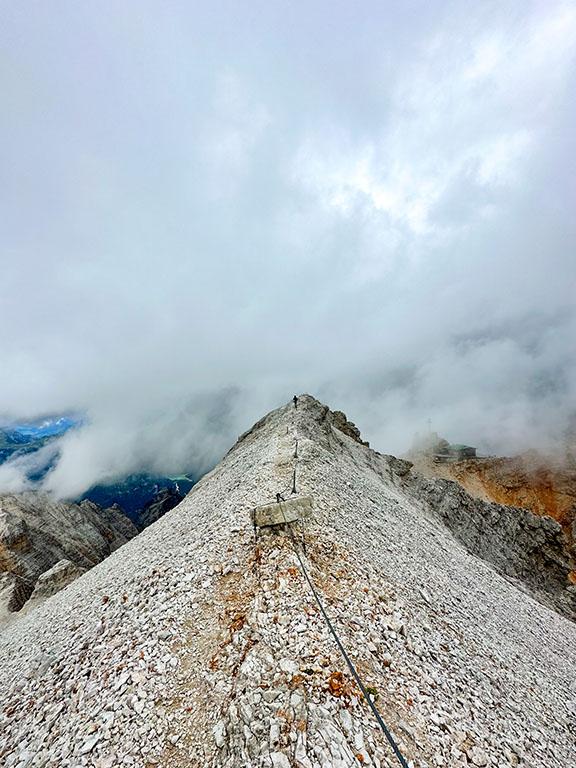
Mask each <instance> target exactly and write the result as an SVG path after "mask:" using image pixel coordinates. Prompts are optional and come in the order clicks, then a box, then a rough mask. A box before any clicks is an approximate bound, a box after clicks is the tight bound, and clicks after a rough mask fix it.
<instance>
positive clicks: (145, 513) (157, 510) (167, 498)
mask: <svg viewBox="0 0 576 768" xmlns="http://www.w3.org/2000/svg"><path fill="white" fill-rule="evenodd" d="M183 498H184V497H183V496H181V495H180V494H179V493H178V491H176V490H175V489H174V488H161V489H160V491H158V493H157V494H156V495H155V496H154V498H153V499H150V501H149V502H148V503H147V504H145V505H144V507H143V508H142V509H141V510H140V512H139V513H138V527H139V528H140V529H142V528H147V527H148V526H149V525H152V523H155V522H156V520H159V519H160V518H161V517H163V515H165V514H166V512H169V511H170V510H171V509H174V507H176V506H178V504H180V502H181V501H182V499H183Z"/></svg>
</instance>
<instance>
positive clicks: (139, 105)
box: [0, 0, 576, 497]
mask: <svg viewBox="0 0 576 768" xmlns="http://www.w3.org/2000/svg"><path fill="white" fill-rule="evenodd" d="M465 11H466V12H465ZM6 17H7V18H6V20H5V24H4V25H3V29H2V31H1V32H0V35H2V36H3V37H5V38H6V39H5V45H6V49H7V50H8V51H9V53H10V54H11V55H12V58H11V62H12V63H11V66H12V67H13V72H12V75H11V79H10V82H11V87H10V89H9V93H8V95H7V98H8V100H9V102H10V104H9V109H7V110H6V112H7V115H8V117H7V120H6V121H5V122H4V123H3V125H2V126H1V127H0V139H1V141H0V147H1V150H0V151H1V152H2V154H3V156H4V157H3V160H4V163H3V167H5V168H6V174H7V176H6V182H5V185H4V188H5V189H8V190H10V195H9V196H8V197H7V199H6V201H5V203H6V213H7V215H6V218H5V220H6V222H7V226H6V232H5V235H4V245H5V247H4V252H5V253H6V254H10V256H9V258H8V257H6V263H5V264H3V306H4V317H5V318H10V332H9V333H5V334H3V338H2V340H1V342H0V344H1V349H0V355H1V359H2V365H3V375H2V377H1V378H0V410H2V411H3V412H4V413H5V414H6V418H7V419H8V418H10V419H12V418H13V419H18V418H22V419H29V418H32V417H34V416H36V415H39V414H42V413H47V412H56V413H63V412H74V413H82V414H83V415H84V417H85V418H86V423H85V424H84V425H83V426H82V428H80V429H78V430H74V431H71V432H69V433H67V434H66V435H65V436H63V437H62V438H60V439H59V440H58V445H57V447H58V451H59V455H60V458H59V460H58V462H57V464H56V467H55V469H54V470H53V471H52V472H50V473H49V474H48V475H47V476H46V477H45V478H44V480H43V481H42V487H43V488H45V489H47V490H50V491H54V492H55V493H57V494H59V495H64V496H70V497H74V496H77V495H79V494H80V493H82V491H84V490H86V488H88V487H89V486H90V485H92V484H94V483H99V482H106V481H112V480H114V479H117V478H118V477H121V476H123V475H125V474H127V473H130V472H137V471H151V472H157V473H168V474H177V473H178V472H180V471H193V472H196V473H200V472H202V471H205V470H206V469H207V468H209V467H210V466H212V465H213V464H214V463H215V462H216V461H218V459H219V458H220V457H221V456H222V454H223V453H224V452H225V451H226V450H227V449H228V448H229V447H230V446H231V444H232V443H233V442H234V440H235V438H236V437H237V435H238V434H240V433H241V432H242V431H244V430H245V429H247V428H248V427H249V426H251V424H252V423H253V422H254V421H255V420H257V419H258V418H260V417H261V416H262V415H263V414H264V413H265V412H266V411H268V410H270V409H271V408H273V407H276V406H277V405H280V404H281V403H283V402H286V401H287V400H289V399H290V398H291V396H292V395H293V394H294V392H303V391H306V392H310V393H311V394H314V395H316V396H317V397H319V398H320V399H321V400H323V401H324V402H326V403H328V404H329V405H330V406H331V407H333V408H339V409H342V410H345V411H346V412H347V413H348V415H349V417H350V418H351V419H353V420H354V421H355V422H356V423H357V424H358V426H359V427H360V428H361V429H362V432H363V434H364V435H365V437H366V438H367V439H369V440H370V441H371V444H372V445H373V446H374V447H376V448H377V449H378V450H381V451H383V452H393V453H399V452H402V451H404V450H406V449H407V448H408V446H409V444H410V442H411V439H412V435H413V433H414V432H416V431H422V430H423V429H426V422H427V420H428V419H429V418H430V419H431V421H432V428H433V429H435V430H437V431H438V432H439V433H441V434H442V435H445V436H446V437H448V438H449V439H451V440H454V441H456V442H466V443H470V444H474V445H478V446H479V447H480V448H481V449H482V450H485V451H487V452H491V453H507V454H510V453H516V452H518V451H521V450H523V449H526V448H529V447H541V448H542V449H545V450H548V449H550V448H553V447H554V446H555V445H557V444H558V442H559V441H560V440H561V438H562V435H563V434H564V432H565V430H566V428H567V426H569V424H570V423H572V422H571V419H572V418H573V412H574V403H575V402H576V366H575V362H576V361H575V359H574V357H575V348H574V343H573V339H574V338H575V336H576V308H575V303H574V286H575V284H576V266H575V262H574V258H573V253H574V246H575V245H576V243H575V240H576V233H575V232H574V227H573V224H572V221H573V212H572V206H573V200H574V199H575V193H576V189H575V188H574V179H575V178H576V175H575V174H574V173H573V172H571V171H570V168H569V164H568V162H567V158H570V157H573V156H574V151H575V147H574V136H576V130H574V126H575V122H576V121H575V111H576V106H575V105H574V102H573V100H572V99H571V98H570V94H571V93H573V92H574V87H575V85H576V83H575V79H576V78H575V71H574V62H575V52H576V12H575V11H574V8H573V6H572V5H571V4H570V3H563V2H547V3H545V4H540V3H535V4H530V6H529V7H528V6H526V7H525V8H524V7H523V8H521V9H519V8H518V7H517V6H515V5H513V4H512V5H509V4H507V3H492V2H484V3H480V4H479V5H478V6H477V8H476V12H475V15H474V17H473V18H470V14H468V13H467V9H464V8H462V9H461V10H458V9H457V8H456V7H455V6H453V5H451V4H446V3H442V2H438V3H436V4H424V5H422V7H420V3H417V2H413V3H406V4H403V6H402V8H396V7H395V8H392V7H385V6H382V4H381V3H373V4H372V3H368V4H367V6H366V8H365V12H364V13H363V14H357V13H354V14H353V16H352V17H350V15H349V13H348V10H347V8H346V6H345V5H344V6H342V7H336V6H334V4H333V3H326V4H323V3H320V5H319V6H318V7H316V6H315V9H313V10H311V9H310V8H309V5H308V4H306V5H304V4H298V3H296V4H291V6H290V8H288V7H280V6H273V7H272V6H266V7H264V6H263V7H262V8H261V9H260V13H259V14H258V15H256V16H255V17H249V14H246V13H245V12H244V11H242V12H240V10H239V6H238V5H237V4H226V3H224V4H222V6H219V7H218V9H213V8H212V9H211V10H210V12H208V10H206V9H200V10H199V9H197V8H194V9H192V8H190V7H187V6H186V5H182V6H180V5H178V4H176V5H175V6H170V7H166V8H160V7H159V6H158V5H157V4H156V3H154V4H152V3H150V4H149V3H147V2H142V1H141V0H139V2H138V3H137V4H136V3H135V2H127V3H124V4H122V6H121V7H120V6H118V5H117V4H112V3H110V4H109V5H107V12H106V13H102V12H101V6H99V8H98V9H96V8H94V9H92V8H91V7H89V6H82V7H81V8H80V7H72V6H70V7H62V8H60V9H59V10H58V11H56V12H55V11H54V9H49V10H48V9H42V8H38V9H37V12H36V13H35V14H33V15H32V16H31V15H30V14H29V13H26V12H25V7H22V9H20V8H16V7H15V8H14V9H13V10H11V11H10V12H9V13H7V14H6ZM135 18H137V19H138V20H139V22H138V23H137V24H134V19H135ZM328 18H329V19H330V24H329V28H328V27H327V26H326V19H328ZM62 29H66V30H67V34H68V36H67V37H64V38H63V36H62V32H61V31H62ZM206 41H209V42H206ZM71 62H72V63H73V65H72V66H71ZM80 71H81V72H82V78H79V77H78V76H77V73H78V72H80ZM30 73H32V74H33V78H32V80H33V82H34V87H32V86H31V85H30V83H31V82H32V80H31V79H30V78H31V77H32V75H31V74H30ZM27 83H28V85H26V84H27ZM39 109H41V110H42V115H43V119H42V120H38V119H36V116H37V114H38V110H39ZM39 459H40V457H37V458H36V459H27V460H24V459H22V460H18V461H16V462H11V463H9V464H7V465H4V466H3V467H0V489H3V490H7V489H16V490H20V489H22V487H25V485H26V482H25V480H24V476H25V475H26V473H27V472H28V469H29V467H28V466H27V464H26V461H32V460H33V461H36V460H39Z"/></svg>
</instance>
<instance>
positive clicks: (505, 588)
mask: <svg viewBox="0 0 576 768" xmlns="http://www.w3.org/2000/svg"><path fill="white" fill-rule="evenodd" d="M336 420H337V421H339V419H338V417H336ZM296 438H298V459H297V463H296V473H297V490H298V495H299V496H300V495H301V496H306V497H311V499H312V514H311V515H310V517H309V518H308V519H307V520H306V523H305V526H304V528H303V529H301V527H300V524H299V523H295V524H294V525H293V532H294V536H295V539H296V547H297V551H298V553H299V555H300V558H301V559H302V562H303V563H305V566H306V568H307V571H308V573H309V574H310V578H311V579H312V581H313V583H314V584H315V586H316V589H317V591H318V593H319V595H320V598H321V600H322V602H323V605H324V606H325V609H326V611H327V612H328V614H329V616H330V618H331V621H332V622H333V624H334V626H335V627H336V629H337V632H338V634H339V636H340V638H341V640H342V642H343V643H344V645H345V647H346V648H347V650H348V652H349V654H350V657H351V658H352V660H353V661H354V663H355V665H356V667H357V669H358V671H359V674H360V675H361V677H362V678H363V680H364V682H365V684H366V686H367V691H368V694H369V695H370V696H371V697H373V699H374V700H375V701H376V706H377V707H378V708H379V710H380V712H381V713H382V716H383V717H384V720H385V721H386V723H387V725H388V727H389V728H390V730H391V731H392V733H393V735H394V737H395V739H396V741H397V743H398V746H399V748H400V750H401V752H402V753H403V755H404V756H405V758H406V761H407V763H408V765H410V766H413V768H432V767H433V766H438V767H441V766H450V768H452V766H467V765H473V766H498V767H499V768H515V767H516V766H526V767H528V766H530V768H560V766H563V768H564V766H566V765H570V764H571V760H572V756H573V754H574V749H575V743H574V741H575V734H574V729H573V723H574V717H575V715H576V707H575V705H574V690H575V689H576V673H575V672H574V670H575V669H576V625H575V624H574V623H573V622H572V621H570V620H568V619H567V618H566V616H567V615H569V611H570V599H571V593H570V591H569V590H568V589H566V585H565V584H563V583H562V579H561V575H560V574H561V573H563V572H564V570H565V568H566V564H565V563H564V561H563V560H562V557H561V555H560V554H558V552H557V551H556V550H554V549H550V547H551V543H550V539H549V538H548V537H547V534H548V533H550V534H551V536H552V537H554V536H556V533H557V531H556V529H554V530H550V531H547V530H544V528H545V526H543V525H540V528H535V529H534V530H535V531H537V535H536V536H535V537H533V538H530V539H529V538H528V535H527V534H525V532H523V531H519V530H516V529H514V530H513V529H509V527H508V525H505V526H503V533H502V536H503V538H506V537H509V538H506V542H505V546H503V547H502V548H501V549H497V548H496V535H495V531H496V530H497V529H498V526H499V520H501V519H506V515H508V514H509V512H507V511H506V510H507V509H508V508H505V507H503V508H501V507H500V506H499V505H495V504H484V505H483V506H482V505H480V506H476V505H475V504H472V503H471V501H470V498H469V497H467V495H466V494H465V493H464V492H463V491H462V489H460V488H458V486H456V485H455V484H450V483H446V482H443V481H437V480H426V479H425V478H422V477H421V476H420V475H418V474H417V473H415V472H414V471H413V469H412V468H411V466H410V464H409V462H399V461H398V460H395V459H392V458H391V457H387V456H382V455H380V454H378V453H377V452H376V451H373V450H371V449H370V448H368V447H367V446H365V445H362V444H361V443H360V442H358V440H357V439H355V437H354V436H353V435H349V434H346V432H344V431H342V430H341V429H340V428H339V427H338V426H336V424H335V423H334V419H333V417H332V416H331V415H330V411H329V410H328V409H327V408H326V406H323V405H322V404H321V403H318V401H317V400H314V398H311V397H309V396H302V397H301V398H300V399H299V402H298V408H297V409H294V407H293V405H292V403H289V404H288V405H286V406H283V407H281V408H279V409H277V410H275V411H273V412H272V413H270V414H268V415H267V416H266V417H264V418H263V419H262V420H260V422H258V424H256V425H255V426H254V427H253V428H252V429H251V430H249V431H248V432H246V433H245V434H244V435H243V436H242V438H241V439H240V440H239V441H238V442H237V443H236V445H235V446H234V447H233V448H232V449H231V450H230V452H229V453H228V454H227V455H226V457H225V458H224V459H223V461H222V462H221V463H220V464H219V465H218V466H217V467H216V468H215V469H214V470H212V472H210V473H208V474H207V475H206V476H205V477H204V478H203V479H202V480H201V481H200V482H199V483H198V484H197V485H196V486H195V487H194V488H193V490H192V491H191V492H190V493H189V494H188V496H187V497H186V499H184V501H183V502H182V503H181V504H179V505H178V506H177V507H176V508H175V509H173V510H172V511H171V513H170V514H169V515H167V516H164V517H162V518H161V519H160V520H158V521H157V522H156V523H155V524H154V526H152V527H151V528H148V529H146V530H144V531H143V533H142V534H141V535H139V536H138V537H136V538H134V539H132V540H131V541H129V542H128V543H127V544H126V545H125V546H123V547H122V548H121V549H119V550H118V551H116V552H114V553H113V554H112V555H111V556H110V557H108V558H107V559H106V560H104V561H103V562H102V563H100V564H98V565H96V566H95V567H94V568H92V569H91V570H89V571H88V572H87V573H85V574H84V575H82V576H80V577H79V578H78V579H76V581H74V582H73V583H72V584H71V585H70V586H68V587H67V588H66V589H65V590H64V591H63V592H59V593H58V594H56V595H54V596H53V597H51V598H49V599H48V600H47V601H46V602H45V603H44V604H43V605H41V606H40V607H39V608H37V609H36V610H35V611H34V612H32V613H31V614H30V615H28V616H24V617H23V618H22V619H21V620H20V621H19V622H17V623H15V624H14V625H12V626H10V627H9V628H8V629H7V630H6V631H5V632H4V633H2V635H0V688H1V689H2V690H3V691H4V693H5V696H4V698H5V701H6V705H5V707H4V709H3V711H2V712H0V754H2V755H3V757H4V758H6V756H8V760H9V762H8V763H7V765H9V766H18V765H22V764H24V765H25V764H26V761H27V760H29V759H31V756H32V755H33V756H34V759H35V761H36V762H37V763H38V764H40V765H41V764H46V765H49V764H58V763H59V764H61V765H69V766H76V765H87V766H93V768H111V767H112V766H116V765H118V764H120V763H121V762H122V761H124V762H126V758H127V757H128V759H129V761H130V762H129V764H131V765H133V766H135V768H151V766H157V765H162V766H166V768H180V767H181V766H185V765H210V766H213V768H238V767H239V766H262V768H290V767H291V766H296V767H297V768H324V766H331V765H334V766H339V767H340V768H352V766H354V767H356V766H358V765H359V764H360V765H367V766H374V768H382V767H383V766H393V765H396V764H398V763H397V762H396V761H395V758H394V755H393V754H392V752H391V750H390V746H389V744H388V743H387V741H386V739H385V738H384V736H383V734H382V733H381V731H380V730H379V729H378V728H377V727H375V721H374V719H373V717H372V715H371V712H370V711H369V709H368V708H367V706H366V702H365V701H363V698H362V695H361V694H360V691H359V689H358V687H357V684H356V682H355V680H354V679H353V678H352V677H351V675H350V673H349V671H348V669H347V667H346V664H345V663H344V661H343V659H342V656H341V654H340V652H339V650H338V648H337V646H336V645H335V643H334V641H333V638H332V636H331V635H330V633H329V632H328V630H327V627H326V623H325V621H324V619H323V616H322V615H321V613H320V612H319V610H318V607H317V605H316V603H315V601H314V598H313V596H312V595H311V593H310V589H309V587H308V584H307V582H306V580H305V579H304V577H303V574H302V571H301V568H300V560H299V559H298V557H297V555H296V551H295V549H294V546H293V543H292V540H291V537H290V536H289V535H288V532H287V531H285V530H283V529H282V526H280V527H279V528H262V529H261V530H259V531H258V536H257V538H255V536H254V531H253V528H252V524H251V517H250V513H251V509H252V508H253V507H254V506H257V505H261V504H266V503H267V502H271V501H274V499H275V498H276V493H278V492H279V491H280V490H281V489H283V488H285V487H286V486H287V485H289V483H290V478H291V477H292V472H293V469H294V443H295V439H296ZM452 486H454V488H456V491H457V492H454V488H452ZM531 521H532V518H529V519H528V518H527V519H526V521H525V525H524V527H525V528H529V527H531ZM546 527H549V524H548V523H546ZM486 540H489V541H490V546H489V547H487V546H484V544H483V542H485V541H486ZM483 546H484V549H485V550H486V551H484V550H483ZM538 548H540V549H539V552H540V554H537V555H535V554H534V553H535V552H536V551H537V550H538ZM494 552H496V554H494ZM507 552H508V553H509V556H510V557H511V558H512V559H513V563H514V573H513V574H508V573H506V571H505V566H506V562H507V560H506V553H507ZM539 558H540V559H539ZM548 561H550V562H552V561H554V562H555V568H556V570H554V571H553V576H552V577H550V579H549V580H546V579H545V580H544V582H543V583H539V582H538V581H537V579H536V578H535V576H534V572H535V570H536V569H537V568H539V567H541V566H544V565H545V563H546V562H548ZM526 574H528V576H526ZM562 590H563V591H564V592H565V593H566V594H565V595H564V594H562ZM556 600H557V603H555V602H554V601H556ZM552 604H554V605H555V609H553V608H552V607H551V605H552ZM559 611H562V612H563V614H565V615H562V614H561V613H559ZM30 702H33V704H31V703H30Z"/></svg>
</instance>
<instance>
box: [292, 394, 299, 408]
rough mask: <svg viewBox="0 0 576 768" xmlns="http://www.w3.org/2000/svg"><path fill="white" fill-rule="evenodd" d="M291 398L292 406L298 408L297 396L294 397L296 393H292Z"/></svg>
mask: <svg viewBox="0 0 576 768" xmlns="http://www.w3.org/2000/svg"><path fill="white" fill-rule="evenodd" d="M292 400H293V402H294V408H298V398H297V397H296V395H294V397H293V398H292Z"/></svg>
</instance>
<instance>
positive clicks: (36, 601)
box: [22, 560, 87, 613]
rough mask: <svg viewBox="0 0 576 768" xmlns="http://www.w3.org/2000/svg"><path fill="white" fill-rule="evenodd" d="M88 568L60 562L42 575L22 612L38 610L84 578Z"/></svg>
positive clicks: (66, 561)
mask: <svg viewBox="0 0 576 768" xmlns="http://www.w3.org/2000/svg"><path fill="white" fill-rule="evenodd" d="M86 570H87V569H86V568H80V567H79V566H78V565H76V564H75V563H72V562H70V560H59V561H58V562H57V563H56V565H53V566H52V568H49V569H48V570H47V571H44V573H42V574H40V576H39V577H38V581H37V582H36V586H35V587H34V592H32V594H31V595H30V598H29V599H28V600H27V601H26V603H25V604H24V606H23V608H22V611H23V612H24V613H28V611H31V610H32V609H33V608H36V607H37V606H38V605H40V603H43V602H44V600H47V599H48V598H49V597H52V595H55V594H56V592H59V591H60V590H61V589H64V587H67V586H68V584H71V583H72V582H73V581H74V580H75V579H77V578H78V576H82V574H83V573H86Z"/></svg>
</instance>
